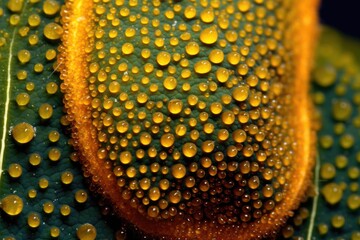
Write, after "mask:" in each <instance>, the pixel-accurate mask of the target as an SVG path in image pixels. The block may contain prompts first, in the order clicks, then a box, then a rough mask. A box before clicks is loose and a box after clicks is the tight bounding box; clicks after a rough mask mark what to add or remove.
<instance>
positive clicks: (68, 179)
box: [61, 171, 74, 185]
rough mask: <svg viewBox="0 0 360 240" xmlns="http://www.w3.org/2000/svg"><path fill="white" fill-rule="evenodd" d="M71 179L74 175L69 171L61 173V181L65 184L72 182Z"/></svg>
mask: <svg viewBox="0 0 360 240" xmlns="http://www.w3.org/2000/svg"><path fill="white" fill-rule="evenodd" d="M73 179H74V175H73V174H72V173H71V172H69V171H65V172H63V173H62V174H61V182H62V183H63V184H65V185H69V184H70V183H72V181H73Z"/></svg>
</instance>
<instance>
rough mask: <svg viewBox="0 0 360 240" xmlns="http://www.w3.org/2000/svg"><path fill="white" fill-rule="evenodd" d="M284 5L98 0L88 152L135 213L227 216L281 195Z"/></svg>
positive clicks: (286, 137) (246, 216) (287, 164)
mask: <svg viewBox="0 0 360 240" xmlns="http://www.w3.org/2000/svg"><path fill="white" fill-rule="evenodd" d="M287 8H288V5H287V3H284V4H283V5H281V4H280V3H277V2H274V1H262V0H255V1H248V0H241V1H238V2H232V1H229V2H228V3H227V4H226V5H223V4H220V2H218V1H213V2H210V1H200V2H199V3H193V4H190V3H189V4H186V5H182V4H179V3H176V2H172V1H170V2H166V3H165V2H161V1H158V0H153V1H149V2H147V3H140V2H138V1H129V2H126V1H121V0H118V1H115V3H114V4H110V3H97V4H96V5H95V10H94V11H95V14H94V15H95V16H94V20H95V23H96V27H95V30H94V32H93V33H92V34H93V36H94V42H93V51H92V52H91V56H92V57H91V60H89V63H88V68H89V72H90V76H89V78H88V84H89V87H88V89H89V94H90V96H91V104H90V105H91V108H92V113H91V114H92V115H91V116H92V124H93V126H94V127H95V129H96V130H97V134H96V137H97V141H98V142H99V143H100V148H99V149H98V151H97V157H98V158H99V159H101V160H103V161H105V163H106V164H105V165H106V166H108V167H111V168H112V169H113V174H114V175H115V176H116V178H117V184H118V186H119V189H120V191H121V193H122V197H123V199H124V200H126V201H129V202H130V204H131V206H132V207H134V208H135V209H137V210H138V212H140V213H141V214H144V215H147V216H149V217H151V218H162V219H167V218H171V217H172V216H175V215H177V214H187V215H191V217H193V218H194V219H197V220H202V219H211V220H213V221H215V222H218V223H220V224H228V223H230V224H232V223H236V222H250V221H252V220H254V219H260V218H261V217H262V216H263V215H264V214H265V213H269V212H271V211H273V210H274V209H275V208H276V206H277V204H278V203H279V202H281V201H282V199H283V197H284V189H286V184H287V182H288V179H289V177H290V175H289V171H290V168H291V162H292V160H293V153H294V152H293V149H292V144H293V140H294V139H293V135H292V132H291V130H290V128H291V127H293V126H292V125H291V122H290V120H289V119H290V117H288V113H289V103H290V101H291V97H290V93H291V88H288V87H285V86H287V84H289V83H290V84H291V81H292V80H293V79H292V78H293V75H292V74H293V71H292V67H293V65H292V64H290V62H291V57H290V55H289V54H288V52H289V51H290V49H286V48H285V46H284V45H283V41H284V39H285V36H284V29H283V28H284V26H285V25H286V21H287V20H288V19H287V18H286V17H285V16H286V12H287V10H288V9H287ZM275 9H276V11H275ZM149 15H151V16H152V18H149ZM164 20H165V21H164ZM66 104H67V105H66V106H67V108H69V109H71V107H72V104H73V103H71V102H67V103H66ZM85 174H86V173H85ZM94 179H95V180H94ZM94 179H93V180H94V181H97V180H96V179H97V178H96V176H95V177H94Z"/></svg>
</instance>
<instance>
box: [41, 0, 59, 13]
mask: <svg viewBox="0 0 360 240" xmlns="http://www.w3.org/2000/svg"><path fill="white" fill-rule="evenodd" d="M59 10H60V4H59V3H58V2H57V1H55V0H46V1H45V2H44V4H43V11H44V13H45V14H46V15H48V16H52V15H55V14H56V13H57V12H58V11H59Z"/></svg>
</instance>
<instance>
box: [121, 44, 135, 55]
mask: <svg viewBox="0 0 360 240" xmlns="http://www.w3.org/2000/svg"><path fill="white" fill-rule="evenodd" d="M121 51H122V53H123V54H125V55H130V54H132V53H133V52H134V45H132V44H131V43H125V44H124V45H122V47H121Z"/></svg>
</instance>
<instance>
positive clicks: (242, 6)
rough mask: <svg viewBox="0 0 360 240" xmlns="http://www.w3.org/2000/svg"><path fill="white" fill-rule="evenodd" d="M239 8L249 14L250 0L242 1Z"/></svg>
mask: <svg viewBox="0 0 360 240" xmlns="http://www.w3.org/2000/svg"><path fill="white" fill-rule="evenodd" d="M237 6H238V9H239V10H240V12H247V11H249V10H250V7H251V3H250V1H249V0H240V1H239V2H238V4H237Z"/></svg>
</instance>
